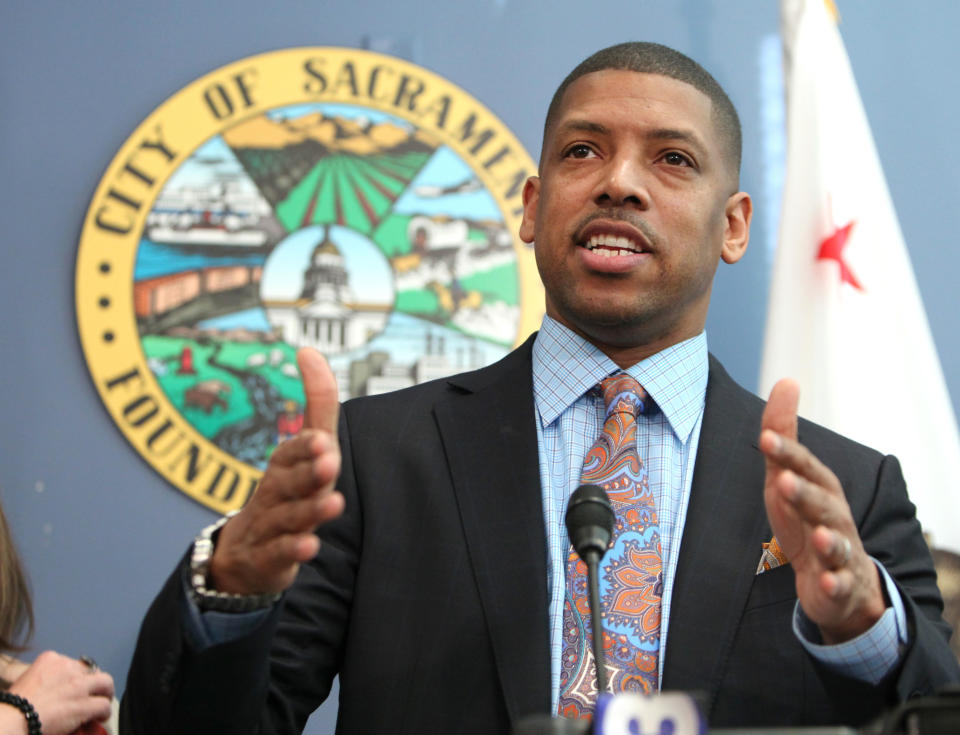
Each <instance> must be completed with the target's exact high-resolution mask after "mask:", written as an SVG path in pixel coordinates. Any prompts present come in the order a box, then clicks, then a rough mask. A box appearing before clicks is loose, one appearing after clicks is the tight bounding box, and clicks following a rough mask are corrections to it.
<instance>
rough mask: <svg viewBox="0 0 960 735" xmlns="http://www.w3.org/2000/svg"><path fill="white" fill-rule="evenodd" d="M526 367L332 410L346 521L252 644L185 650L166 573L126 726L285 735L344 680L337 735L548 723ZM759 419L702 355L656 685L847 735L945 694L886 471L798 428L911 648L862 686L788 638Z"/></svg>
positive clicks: (756, 719) (925, 566) (135, 668)
mask: <svg viewBox="0 0 960 735" xmlns="http://www.w3.org/2000/svg"><path fill="white" fill-rule="evenodd" d="M530 354H531V342H528V343H527V344H526V345H524V346H523V347H521V348H520V349H518V350H516V351H514V352H513V353H511V354H510V355H509V356H507V357H506V358H504V359H503V360H501V361H500V362H499V363H497V364H495V365H492V366H490V367H487V368H484V369H481V370H478V371H475V372H472V373H467V374H464V375H460V376H457V377H454V378H450V379H448V380H442V381H437V382H433V383H429V384H425V385H422V386H418V387H415V388H412V389H409V390H405V391H399V392H397V393H392V394H388V395H383V396H377V397H372V398H365V399H361V400H356V401H350V402H348V403H346V404H345V405H344V407H343V410H342V413H341V431H340V435H341V445H342V450H343V469H342V475H341V479H340V482H339V484H338V486H339V488H340V490H341V491H342V492H343V493H344V494H345V496H346V501H347V505H346V507H347V510H346V513H345V514H344V516H343V517H342V518H341V519H338V520H337V521H335V522H334V523H331V524H329V525H328V526H326V527H324V528H323V529H321V531H320V535H321V536H322V539H323V543H322V548H321V551H320V553H319V555H318V556H317V558H316V560H315V561H314V562H313V563H311V564H309V565H305V566H304V567H303V569H302V571H301V574H300V576H299V578H298V580H297V582H296V584H295V585H294V587H293V588H292V589H291V590H289V592H288V593H287V594H286V596H285V598H284V601H283V603H282V604H281V605H280V606H279V609H278V610H277V611H276V612H275V613H274V614H273V615H272V616H271V618H270V619H269V620H268V621H267V622H266V623H265V624H264V625H263V626H262V627H261V628H260V629H258V631H257V632H256V633H255V634H253V635H249V636H246V637H244V638H242V639H240V640H237V641H233V642H230V643H227V644H223V645H219V646H215V647H213V648H209V649H206V650H204V651H202V652H200V653H195V652H193V651H192V650H191V648H190V646H189V645H188V644H187V643H186V642H185V640H184V636H183V633H182V630H181V626H180V623H179V621H180V617H181V612H180V610H181V606H182V603H183V601H182V596H183V585H182V574H183V571H184V567H183V565H181V568H180V569H179V570H178V572H177V573H175V574H174V575H173V577H171V579H170V581H169V582H168V584H167V586H166V588H165V589H164V591H163V592H162V593H161V595H160V596H159V597H158V599H157V601H156V602H155V603H154V605H153V607H152V608H151V610H150V612H149V613H148V615H147V617H146V619H145V622H144V626H143V629H142V631H141V635H140V640H139V643H138V647H137V651H136V654H135V656H134V660H133V663H132V666H131V670H130V676H129V679H128V686H127V691H126V695H125V697H124V707H123V722H124V724H125V726H126V727H125V729H124V730H123V731H124V732H125V733H128V734H129V733H164V734H167V733H173V732H175V733H188V732H189V733H193V732H204V733H210V732H225V733H226V732H229V733H245V732H255V731H257V730H256V726H254V725H252V723H255V722H261V725H260V730H259V731H258V732H262V733H275V732H276V733H290V732H299V730H300V728H301V727H302V725H303V723H304V721H305V720H306V718H307V717H308V715H309V714H310V712H311V711H312V710H313V709H314V708H315V707H316V706H317V705H318V704H319V703H320V702H321V701H322V699H323V698H324V697H325V696H326V695H327V693H328V691H329V688H330V685H331V681H332V679H333V677H334V676H335V675H336V674H337V673H339V674H340V708H339V721H338V732H343V733H381V732H383V733H386V732H391V733H393V732H396V733H423V734H427V733H447V732H450V733H454V732H456V733H484V734H490V733H507V732H509V729H510V727H511V726H512V724H513V723H515V722H516V721H517V720H519V719H520V718H522V717H524V716H526V715H529V714H535V713H546V712H548V710H549V708H550V677H549V671H550V658H549V649H548V644H549V641H548V625H547V620H548V615H547V559H546V534H545V531H544V523H543V513H542V507H541V505H542V504H541V497H540V480H539V471H538V462H537V443H536V431H535V425H534V406H533V389H532V379H531V365H530ZM762 409H763V403H762V401H760V400H759V399H757V398H756V397H754V396H753V395H751V394H749V393H747V392H746V391H744V390H743V389H742V388H740V387H738V386H737V385H736V384H735V383H734V382H733V381H732V380H731V379H730V377H729V376H728V375H727V374H726V372H725V371H724V370H723V368H722V367H720V365H719V363H717V362H716V361H715V360H713V359H711V364H710V379H709V384H708V389H707V399H706V410H705V413H704V419H703V427H702V433H701V439H700V448H699V453H698V455H697V460H696V468H695V473H694V478H693V487H692V491H691V497H690V506H689V510H688V514H687V520H686V526H685V528H684V532H683V539H682V543H681V548H680V558H679V565H678V568H677V572H676V583H675V587H674V592H673V599H672V607H671V620H670V638H669V646H668V649H667V654H666V658H665V662H664V676H663V688H664V689H682V690H696V691H699V692H701V693H702V694H703V697H704V702H705V706H706V709H707V712H708V713H709V719H710V722H711V724H712V725H714V726H719V725H733V724H743V725H750V724H775V723H782V724H800V723H808V724H819V723H860V722H863V721H865V720H868V719H871V718H872V717H873V716H875V715H876V714H877V713H879V712H880V711H881V710H882V709H884V708H885V707H888V706H890V705H891V704H893V703H895V702H896V701H898V700H902V699H905V698H907V697H911V696H916V695H920V694H928V693H931V692H933V691H934V690H935V689H937V688H939V687H940V686H941V685H943V684H944V683H946V682H949V681H956V680H960V671H958V667H957V662H956V660H955V659H954V658H953V656H952V654H951V652H950V651H949V649H948V648H947V644H946V641H947V638H948V636H949V629H948V628H947V626H946V624H945V623H943V621H942V620H941V618H940V610H941V602H940V597H939V593H938V591H937V589H936V585H935V576H934V572H933V566H932V563H931V560H930V555H929V553H928V552H927V549H926V546H925V545H924V541H923V539H922V537H921V535H920V529H919V527H918V524H917V522H916V520H915V519H914V513H913V506H912V505H911V504H910V503H909V501H908V500H907V497H906V494H905V490H904V484H903V480H902V478H901V475H900V471H899V467H898V464H897V462H896V460H895V459H893V458H891V457H883V456H881V455H879V454H878V453H876V452H874V451H872V450H870V449H867V448H865V447H862V446H860V445H857V444H854V443H852V442H850V441H848V440H846V439H843V438H841V437H839V436H837V435H835V434H832V433H830V432H828V431H826V430H825V429H822V428H819V427H817V426H814V425H812V424H809V423H804V422H801V428H800V438H801V440H802V441H803V442H804V443H805V444H806V445H807V446H809V447H810V448H811V449H812V450H813V452H814V453H815V454H816V455H817V456H818V457H820V458H821V460H823V461H824V462H825V463H826V464H827V465H829V466H830V467H831V468H832V469H833V470H834V472H836V473H837V475H838V476H839V478H840V481H841V483H842V484H843V487H844V488H845V491H846V492H847V494H848V498H849V501H850V505H851V508H852V510H853V515H854V518H855V519H856V521H857V524H858V526H859V528H860V532H861V534H862V536H863V539H864V543H865V545H866V548H867V551H868V552H869V553H870V554H872V555H873V556H874V557H875V558H877V559H879V560H880V561H881V562H882V563H883V564H884V565H885V567H886V568H887V569H888V570H889V571H890V573H891V574H892V576H893V577H894V578H895V579H896V580H897V583H898V584H899V585H900V588H901V590H902V591H903V593H904V597H905V599H906V604H907V616H908V619H909V624H910V629H911V643H910V645H909V648H908V649H907V651H906V653H905V656H904V659H903V663H902V665H901V666H900V667H899V668H898V669H897V671H896V672H894V674H893V675H891V676H890V677H888V679H887V680H886V681H884V682H883V683H881V684H880V685H879V686H875V687H874V686H867V685H864V684H862V683H859V682H856V681H853V680H851V679H848V678H845V677H842V676H839V675H837V674H834V673H831V672H830V671H828V670H827V669H825V668H824V667H822V666H820V665H818V664H817V663H815V662H814V661H813V660H812V659H811V658H810V657H809V656H808V655H807V654H806V653H805V651H804V650H803V649H802V648H801V647H800V645H799V644H798V643H797V641H796V639H795V637H794V634H793V632H792V630H791V614H792V612H793V608H794V602H795V599H796V596H795V590H794V580H793V572H792V570H791V569H790V568H789V567H781V568H779V569H776V570H773V571H770V572H767V573H765V574H763V575H760V576H755V570H756V566H757V562H758V561H759V558H760V552H761V546H760V545H761V543H762V542H763V541H766V540H769V537H770V529H769V527H768V523H767V520H766V513H765V510H764V505H763V498H762V488H763V476H764V463H763V459H762V456H761V454H760V452H759V450H758V449H757V448H756V439H757V436H758V434H759V427H760V415H761V412H762ZM265 701H266V703H267V704H266V707H265V706H264V702H265ZM127 728H129V729H127Z"/></svg>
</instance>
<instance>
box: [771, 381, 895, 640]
mask: <svg viewBox="0 0 960 735" xmlns="http://www.w3.org/2000/svg"><path fill="white" fill-rule="evenodd" d="M799 397H800V391H799V387H798V386H797V383H796V382H795V381H793V380H790V379H785V380H781V381H779V382H778V383H777V384H776V385H775V386H774V387H773V390H772V391H771V392H770V399H769V401H768V402H767V407H766V409H765V410H764V412H763V419H762V422H761V426H762V429H761V433H760V442H759V445H760V451H762V452H763V454H764V456H765V457H766V464H767V469H766V480H765V482H764V488H763V498H764V503H765V504H766V508H767V517H768V518H769V520H770V526H771V528H772V529H773V532H774V535H776V537H777V541H778V542H779V544H780V548H781V549H782V550H783V552H784V553H785V554H786V556H787V558H788V559H789V560H790V564H791V565H792V566H793V569H794V573H795V575H796V580H797V597H798V599H799V600H800V606H801V607H802V608H803V611H804V613H806V615H807V617H808V618H810V620H812V621H813V622H815V623H816V624H817V625H818V626H819V627H820V632H821V634H822V636H823V639H824V642H825V643H841V642H843V641H847V640H850V639H851V638H855V637H856V636H858V635H860V634H861V633H864V632H865V631H867V630H868V629H869V628H870V627H871V626H872V625H873V624H874V623H876V621H877V620H878V619H879V618H880V616H881V615H882V614H883V611H884V609H885V607H886V603H885V601H884V596H883V590H882V587H881V580H880V573H879V572H878V571H877V567H876V565H875V564H874V562H873V561H872V560H871V559H870V557H869V556H867V553H866V551H865V550H864V548H863V543H862V542H861V540H860V534H859V533H858V532H857V527H856V524H855V523H854V521H853V516H852V515H851V513H850V506H849V505H848V504H847V500H846V498H845V497H844V494H843V488H842V487H841V486H840V481H839V480H838V479H837V476H836V475H835V474H833V472H832V471H831V470H830V469H829V468H828V467H826V466H825V465H824V464H823V463H822V462H820V460H819V459H817V458H816V457H815V456H813V454H812V453H811V452H810V450H808V449H807V448H806V447H804V446H803V445H802V444H800V443H799V442H798V441H797V405H798V401H799Z"/></svg>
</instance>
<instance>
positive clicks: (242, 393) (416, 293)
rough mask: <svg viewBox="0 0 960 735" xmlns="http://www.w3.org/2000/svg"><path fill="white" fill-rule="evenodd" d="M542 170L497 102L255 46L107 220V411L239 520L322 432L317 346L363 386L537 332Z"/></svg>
mask: <svg viewBox="0 0 960 735" xmlns="http://www.w3.org/2000/svg"><path fill="white" fill-rule="evenodd" d="M535 169H536V167H535V165H534V163H533V161H532V160H531V158H530V156H529V154H528V153H527V152H526V151H525V150H524V149H523V147H522V146H521V145H520V143H519V142H518V141H517V139H516V137H515V136H514V135H513V134H512V133H511V132H510V131H509V130H508V129H507V128H506V127H505V126H504V125H503V123H502V122H500V121H499V120H498V119H497V118H496V117H495V116H494V115H493V114H492V113H491V112H490V111H489V110H488V109H487V108H486V107H484V106H483V105H482V104H481V103H480V102H478V101H477V100H475V99H474V98H473V97H471V96H470V95H469V94H467V93H466V92H464V91H463V90H461V89H459V88H458V87H456V86H455V85H454V84H452V83H451V82H449V81H448V80H446V79H443V78H442V77H440V76H438V75H436V74H434V73H432V72H430V71H427V70H425V69H423V68H420V67H418V66H415V65H413V64H410V63H408V62H405V61H402V60H399V59H396V58H392V57H389V56H383V55H381V54H376V53H372V52H368V51H360V50H355V49H345V48H326V47H324V48H295V49H285V50H281V51H274V52H271V53H266V54H262V55H258V56H253V57H249V58H246V59H242V60H240V61H237V62H235V63H232V64H229V65H227V66H225V67H223V68H221V69H218V70H216V71H214V72H212V73H210V74H208V75H206V76H204V77H203V78H201V79H199V80H197V81H195V82H193V83H192V84H190V85H188V86H187V87H185V88H184V89H182V90H180V91H179V92H177V93H176V94H174V95H173V96H172V97H170V98H169V99H168V100H167V101H165V102H164V103H163V104H161V105H160V106H159V107H158V108H157V109H156V110H155V111H154V112H153V113H152V114H151V115H150V116H149V117H148V118H147V119H146V120H145V121H144V122H143V123H142V124H141V125H140V126H139V128H137V130H136V131H135V132H134V133H133V135H131V136H130V138H129V139H128V140H127V141H126V142H125V143H124V145H123V146H122V147H121V149H120V151H119V152H118V153H117V154H116V156H115V157H114V159H113V161H112V162H111V163H110V165H109V167H108V168H107V170H106V172H105V174H104V175H103V178H102V179H101V180H100V182H99V184H98V186H97V188H96V191H95V193H94V195H93V199H92V201H91V204H90V207H89V209H88V211H87V214H86V218H85V220H84V224H83V229H82V233H81V236H80V244H79V249H78V254H77V262H76V308H77V324H78V329H79V333H80V341H81V343H82V346H83V352H84V356H85V359H86V362H87V366H88V368H89V370H90V373H91V375H92V378H93V381H94V384H95V385H96V388H97V391H98V392H99V394H100V397H101V399H102V400H103V403H104V405H105V406H106V408H107V411H108V412H109V413H110V415H111V416H112V418H113V420H114V422H115V423H116V424H117V426H118V427H119V429H120V430H121V432H122V433H123V434H124V435H125V436H126V438H127V439H128V440H129V442H130V443H131V444H132V445H133V446H134V448H135V449H136V450H137V451H138V452H139V453H140V455H141V456H142V457H143V458H144V459H145V460H146V461H147V462H149V463H150V465H151V466H152V467H153V468H154V469H156V471H157V472H159V473H160V474H161V475H163V477H165V478H166V479H167V480H168V481H169V482H170V483H172V484H173V485H174V486H175V487H177V488H178V489H180V490H181V491H183V492H184V493H186V494H187V495H189V496H190V497H191V498H193V499H194V500H196V501H198V502H200V503H202V504H204V505H205V506H207V507H209V508H210V509H212V510H214V511H216V512H218V513H223V512H226V511H229V510H233V509H235V508H239V507H240V506H242V505H243V504H244V503H245V502H246V500H247V499H248V498H249V496H250V494H251V493H252V492H253V491H254V489H255V488H256V484H257V481H258V480H259V478H260V475H261V473H262V471H263V468H264V467H265V466H266V464H267V462H268V460H269V458H270V454H271V452H272V451H273V450H274V448H275V447H276V446H277V444H278V443H279V442H281V441H283V440H284V439H286V438H288V437H290V436H292V435H294V434H296V433H297V432H298V431H299V430H300V428H301V427H302V425H303V409H304V394H303V387H302V384H301V382H300V377H299V373H298V372H297V368H296V362H295V359H294V355H295V352H296V350H297V349H298V348H299V347H301V346H311V347H315V348H317V349H319V350H320V351H321V352H323V353H324V354H325V355H326V356H327V359H328V360H329V361H330V363H331V366H332V368H333V370H334V373H335V374H336V376H337V380H338V385H339V388H340V397H341V399H342V400H346V399H347V398H350V397H354V396H361V395H372V394H375V393H381V392H384V391H388V390H394V389H397V388H402V387H405V386H409V385H414V384H416V383H421V382H424V381H426V380H432V379H436V378H441V377H443V376H445V375H449V374H452V373H454V372H459V371H462V370H468V369H471V368H476V367H480V366H482V365H485V364H487V363H490V362H492V361H493V360H496V359H498V358H499V357H501V356H503V355H504V354H506V352H507V351H508V350H510V349H511V348H512V347H513V346H515V345H516V344H518V343H519V342H521V341H522V340H523V339H525V338H526V336H527V335H529V334H530V332H531V331H533V330H534V329H536V328H537V326H538V324H539V321H540V318H541V316H542V313H543V292H542V287H541V286H540V282H539V279H538V278H537V273H536V265H535V262H534V258H533V253H532V250H531V249H530V248H529V246H527V245H524V244H523V243H522V242H520V241H519V239H518V237H517V234H516V233H517V230H518V228H519V223H520V218H521V214H522V191H523V184H524V182H525V181H526V179H527V177H528V176H530V175H531V174H533V173H534V172H535Z"/></svg>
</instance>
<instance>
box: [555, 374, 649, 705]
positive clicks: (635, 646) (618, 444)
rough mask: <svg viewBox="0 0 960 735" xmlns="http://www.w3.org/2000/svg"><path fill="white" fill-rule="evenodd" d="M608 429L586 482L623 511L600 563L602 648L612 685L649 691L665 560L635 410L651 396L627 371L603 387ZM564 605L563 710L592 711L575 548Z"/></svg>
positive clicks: (585, 616) (587, 463) (582, 572)
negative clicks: (638, 443)
mask: <svg viewBox="0 0 960 735" xmlns="http://www.w3.org/2000/svg"><path fill="white" fill-rule="evenodd" d="M599 388H600V390H601V391H602V393H603V400H604V404H605V405H606V420H605V422H604V425H603V432H602V433H601V434H600V437H599V438H598V439H597V441H596V443H595V444H594V445H593V446H592V447H591V448H590V451H589V452H588V453H587V456H586V459H585V460H584V463H583V472H582V475H581V481H582V482H583V483H590V484H593V485H599V486H600V487H602V488H603V489H604V490H606V491H607V495H608V496H609V497H610V503H611V505H612V506H613V510H614V513H615V515H616V522H615V524H614V530H613V540H612V542H611V548H610V550H609V551H608V552H607V554H606V556H604V558H603V559H602V560H601V562H600V600H601V605H602V606H603V632H602V633H603V649H604V652H605V654H606V662H607V671H608V680H609V684H608V686H609V687H610V689H611V691H613V692H614V693H616V692H639V693H642V694H650V693H652V692H656V691H657V689H658V688H659V687H658V660H659V655H660V599H661V597H662V595H663V562H662V559H661V553H660V527H659V522H658V520H657V509H656V504H655V502H654V498H653V495H652V494H651V492H650V486H649V483H648V482H647V471H646V468H645V467H644V466H643V462H642V461H641V460H640V456H639V454H638V453H637V422H636V416H637V415H638V414H640V413H642V412H643V411H644V408H645V406H644V403H649V399H648V397H647V394H646V392H645V391H644V390H643V388H641V387H640V384H639V383H637V381H636V380H634V379H633V378H631V377H630V376H629V375H627V374H626V373H617V374H615V375H611V376H610V377H608V378H606V379H604V380H603V381H602V382H601V383H600V386H599ZM566 576H567V590H566V596H565V599H564V607H563V651H562V654H561V659H560V662H561V663H560V706H559V714H560V715H561V716H563V717H568V718H580V717H589V716H591V715H592V713H593V708H594V705H595V703H596V699H597V688H596V687H597V685H596V673H595V663H594V658H593V650H592V643H591V636H592V635H593V632H592V630H591V624H590V607H589V599H588V586H587V565H586V563H585V562H584V561H582V560H581V559H580V558H579V557H578V556H577V554H576V552H575V551H574V550H573V547H572V546H571V547H570V551H569V554H568V556H567V575H566Z"/></svg>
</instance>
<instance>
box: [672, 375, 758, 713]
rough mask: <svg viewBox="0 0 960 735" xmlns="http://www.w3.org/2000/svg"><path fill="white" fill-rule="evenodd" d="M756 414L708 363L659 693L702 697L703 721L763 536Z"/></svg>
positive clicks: (747, 398) (748, 398)
mask: <svg viewBox="0 0 960 735" xmlns="http://www.w3.org/2000/svg"><path fill="white" fill-rule="evenodd" d="M761 411H762V402H761V401H760V400H759V399H757V398H756V397H754V396H752V395H750V394H748V393H747V392H746V391H744V390H743V389H742V388H740V387H739V386H738V385H736V384H735V383H734V382H733V380H732V379H731V378H730V377H729V376H728V375H727V374H726V372H725V371H724V370H723V368H722V367H720V365H719V363H717V362H716V360H714V359H713V358H712V357H711V361H710V380H709V383H708V386H707V397H706V405H705V409H704V415H703V425H702V428H701V432H700V444H699V449H698V451H697V460H696V465H695V469H694V475H693V484H692V487H691V491H690V503H689V507H688V510H687V517H686V524H685V526H684V531H683V540H682V542H681V546H680V556H679V560H678V563H677V572H676V577H675V581H674V587H673V596H672V599H671V606H670V628H669V632H668V640H667V651H666V659H665V661H664V674H663V688H664V689H683V690H688V691H698V692H701V693H703V694H705V695H706V697H707V702H706V704H707V715H708V716H709V711H710V709H712V705H713V700H714V697H715V696H716V693H717V689H718V687H719V684H720V679H721V677H722V675H723V670H724V667H725V665H726V660H727V657H728V656H729V654H730V648H731V646H732V644H733V639H734V635H735V633H736V629H737V626H738V624H739V621H740V617H741V614H742V612H743V608H744V605H745V604H746V600H747V596H748V594H749V592H750V587H751V585H752V584H753V581H754V580H753V578H754V573H755V570H756V565H757V562H758V560H759V558H760V551H761V549H760V542H761V540H766V539H763V536H764V534H765V533H768V531H767V527H768V524H767V519H766V511H765V509H764V504H763V476H764V464H763V462H762V457H761V455H760V452H759V450H758V449H757V447H756V440H757V436H758V435H759V433H760V414H761Z"/></svg>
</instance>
